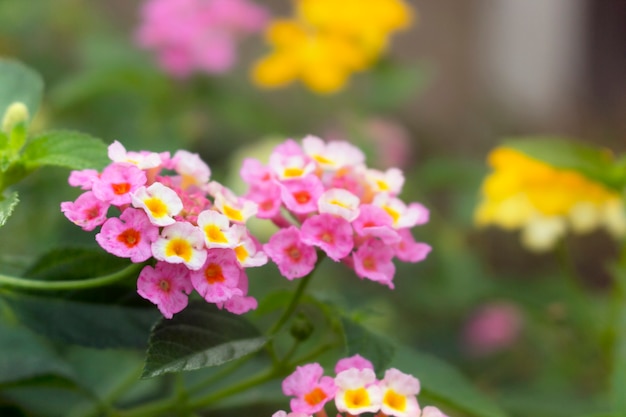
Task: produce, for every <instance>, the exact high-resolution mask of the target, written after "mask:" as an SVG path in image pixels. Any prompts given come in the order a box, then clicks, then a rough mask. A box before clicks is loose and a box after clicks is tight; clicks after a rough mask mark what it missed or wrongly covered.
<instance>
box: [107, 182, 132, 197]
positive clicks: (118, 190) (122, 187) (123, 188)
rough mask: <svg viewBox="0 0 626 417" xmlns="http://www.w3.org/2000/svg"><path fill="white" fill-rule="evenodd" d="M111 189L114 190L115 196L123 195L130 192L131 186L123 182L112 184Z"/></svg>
mask: <svg viewBox="0 0 626 417" xmlns="http://www.w3.org/2000/svg"><path fill="white" fill-rule="evenodd" d="M111 188H112V189H113V192H114V193H115V194H117V195H122V194H126V193H127V192H129V191H130V184H129V183H127V182H122V183H119V184H111Z"/></svg>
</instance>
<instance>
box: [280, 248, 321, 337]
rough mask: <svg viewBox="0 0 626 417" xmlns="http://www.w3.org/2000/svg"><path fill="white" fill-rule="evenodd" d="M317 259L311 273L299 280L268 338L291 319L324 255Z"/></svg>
mask: <svg viewBox="0 0 626 417" xmlns="http://www.w3.org/2000/svg"><path fill="white" fill-rule="evenodd" d="M318 259H319V260H318V262H317V265H316V266H315V268H313V270H312V271H311V272H309V273H308V274H307V275H305V276H304V277H303V278H301V279H300V283H299V284H298V287H297V288H296V291H295V292H294V294H293V297H292V298H291V302H290V303H289V305H288V306H287V308H286V309H285V311H284V312H283V315H282V316H280V318H279V319H278V321H277V322H276V323H274V326H272V328H271V329H270V330H269V332H268V336H273V335H275V334H276V333H278V332H279V331H280V329H282V327H283V326H284V325H285V323H286V322H287V320H289V318H291V315H292V314H293V312H294V311H295V310H296V307H298V303H299V302H300V298H302V294H304V290H305V289H306V287H307V285H308V283H309V281H311V277H312V276H313V274H314V273H315V271H317V268H318V267H319V265H320V263H321V262H322V261H323V260H324V254H322V255H320V256H319V258H318Z"/></svg>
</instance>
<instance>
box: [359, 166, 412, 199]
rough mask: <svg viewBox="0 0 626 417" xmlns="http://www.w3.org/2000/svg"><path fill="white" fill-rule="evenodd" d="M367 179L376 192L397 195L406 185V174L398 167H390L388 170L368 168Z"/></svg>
mask: <svg viewBox="0 0 626 417" xmlns="http://www.w3.org/2000/svg"><path fill="white" fill-rule="evenodd" d="M365 179H366V180H367V183H368V184H369V186H370V189H371V190H372V192H374V193H389V194H390V195H392V196H397V195H398V194H400V191H401V190H402V186H403V185H404V174H403V173H402V171H401V170H399V169H398V168H389V169H388V170H387V171H384V172H383V171H379V170H377V169H368V170H367V171H365Z"/></svg>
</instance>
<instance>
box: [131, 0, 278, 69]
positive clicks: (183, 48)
mask: <svg viewBox="0 0 626 417" xmlns="http://www.w3.org/2000/svg"><path fill="white" fill-rule="evenodd" d="M267 20H268V14H267V12H266V11H265V9H264V8H262V7H261V6H259V5H257V4H255V3H253V2H251V1H248V0H149V1H147V2H146V3H145V4H144V5H143V7H142V10H141V26H140V27H139V29H138V31H137V35H136V37H137V42H138V43H139V45H140V46H142V47H144V48H148V49H153V50H155V51H156V53H157V54H158V60H159V62H160V65H161V67H162V68H163V69H164V70H165V71H167V72H168V73H170V74H172V75H174V76H177V77H187V76H189V75H190V74H191V73H193V72H194V71H203V72H207V73H210V74H221V73H224V72H226V71H228V70H230V69H231V68H232V67H233V65H234V63H235V58H236V44H237V41H238V39H239V38H240V37H241V36H242V35H247V34H253V33H256V32H259V31H260V30H261V29H262V28H263V27H264V26H265V24H266V22H267Z"/></svg>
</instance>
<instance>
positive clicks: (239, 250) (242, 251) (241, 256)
mask: <svg viewBox="0 0 626 417" xmlns="http://www.w3.org/2000/svg"><path fill="white" fill-rule="evenodd" d="M235 255H237V259H238V260H239V262H243V261H245V260H246V259H248V256H250V254H249V253H248V250H247V249H246V248H245V247H244V246H243V245H239V246H237V247H236V248H235Z"/></svg>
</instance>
